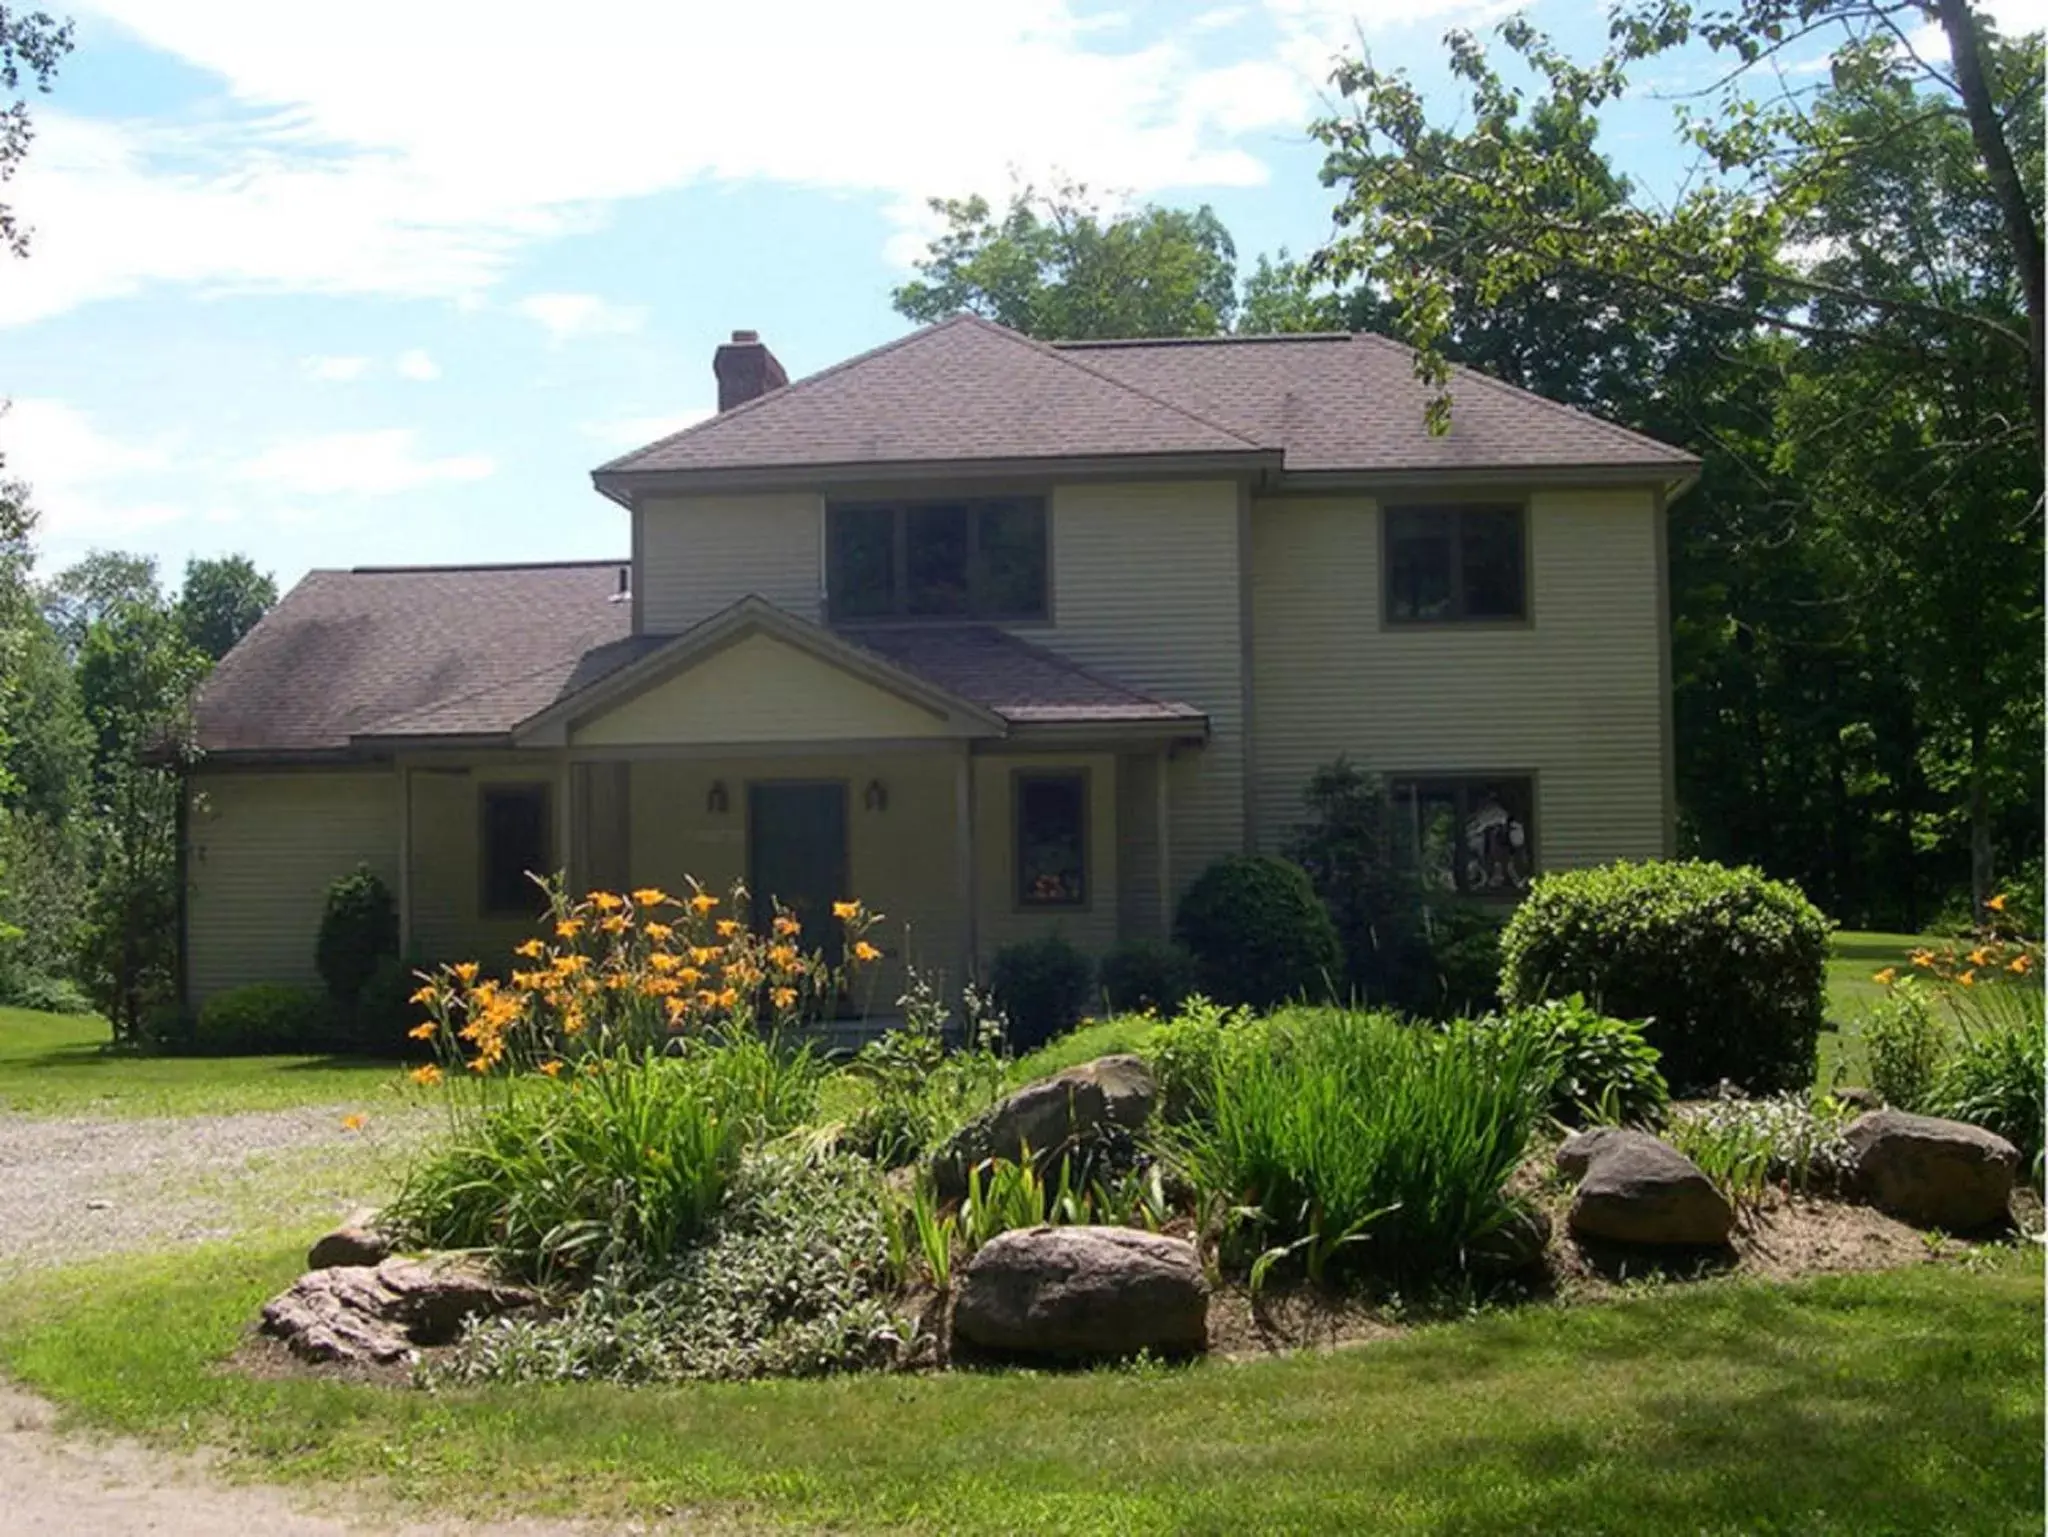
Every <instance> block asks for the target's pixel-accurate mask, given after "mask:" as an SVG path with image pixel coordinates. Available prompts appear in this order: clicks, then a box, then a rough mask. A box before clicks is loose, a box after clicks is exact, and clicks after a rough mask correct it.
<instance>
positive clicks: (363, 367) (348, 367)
mask: <svg viewBox="0 0 2048 1537" xmlns="http://www.w3.org/2000/svg"><path fill="white" fill-rule="evenodd" d="M299 366H300V367H301V368H303V369H305V371H306V377H307V378H308V379H317V380H319V381H320V382H321V383H322V384H344V383H347V382H348V381H349V380H351V379H360V378H362V376H363V375H364V374H365V373H367V372H369V368H370V360H369V359H368V358H354V357H311V358H302V359H300V361H299Z"/></svg>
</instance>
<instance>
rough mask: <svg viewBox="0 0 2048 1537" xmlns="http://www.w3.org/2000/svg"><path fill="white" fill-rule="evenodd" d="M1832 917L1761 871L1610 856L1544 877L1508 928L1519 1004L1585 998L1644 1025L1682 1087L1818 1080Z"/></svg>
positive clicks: (1506, 989) (1768, 1086)
mask: <svg viewBox="0 0 2048 1537" xmlns="http://www.w3.org/2000/svg"><path fill="white" fill-rule="evenodd" d="M1831 927H1832V925H1830V924H1829V922H1828V920H1827V919H1826V918H1824V917H1823V916H1822V915H1821V913H1820V910H1819V909H1818V908H1816V907H1815V906H1814V905H1813V904H1812V903H1811V902H1809V901H1807V900H1806V897H1805V896H1804V895H1803V894H1802V893H1801V892H1800V890H1799V888H1798V887H1796V886H1792V885H1789V884H1787V883H1786V882H1783V881H1774V880H1771V879H1769V878H1767V877H1766V876H1764V875H1763V874H1762V873H1761V872H1760V871H1757V870H1753V869H1747V868H1744V869H1737V870H1730V869H1727V868H1725V867H1723V866H1721V865H1717V864H1707V863H1702V862H1698V861H1662V862H1652V863H1646V864H1629V863H1621V864H1613V865H1605V866H1602V867H1600V868H1598V869H1591V870H1568V871H1565V872H1562V873H1560V874H1556V875H1548V876H1544V877H1542V878H1541V879H1539V880H1538V881H1537V882H1536V884H1535V886H1534V887H1533V888H1532V889H1531V891H1530V893H1529V895H1528V897H1527V898H1526V899H1525V900H1524V901H1523V903H1522V905H1521V907H1520V908H1519V909H1517V910H1516V912H1515V915H1514V917H1513V918H1512V919H1510V920H1509V921H1508V926H1507V929H1506V931H1505V932H1504V933H1503V934H1502V935H1501V998H1502V1000H1503V1001H1504V1002H1505V1003H1506V1004H1507V1005H1508V1007H1510V1008H1517V1007H1521V1006H1523V1005H1527V1004H1532V1003H1537V1002H1540V1001H1542V1000H1543V999H1545V998H1567V997H1570V996H1571V995H1572V994H1574V993H1579V994H1583V995H1584V996H1585V998H1586V999H1587V1001H1588V1002H1590V1003H1591V1004H1592V1005H1593V1006H1594V1007H1595V1008H1597V1009H1599V1010H1600V1011H1601V1012H1602V1013H1605V1014H1611V1015H1616V1016H1619V1017H1621V1018H1624V1019H1640V1020H1644V1021H1646V1025H1645V1030H1644V1034H1645V1036H1646V1038H1647V1039H1648V1040H1649V1042H1650V1044H1651V1045H1652V1046H1654V1047H1656V1048H1657V1051H1658V1053H1659V1056H1660V1059H1661V1063H1662V1067H1663V1071H1664V1076H1665V1078H1666V1079H1667V1080H1668V1081H1669V1082H1670V1085H1671V1089H1672V1092H1673V1093H1675V1094H1680V1095H1685V1094H1696V1093H1700V1092H1703V1091H1706V1090H1709V1089H1712V1088H1713V1087H1714V1085H1715V1084H1717V1083H1719V1082H1720V1081H1721V1080H1723V1079H1727V1080H1728V1081H1730V1082H1732V1083H1735V1084H1737V1085H1739V1086H1740V1087H1742V1088H1743V1089H1746V1090H1748V1091H1750V1092H1751V1093H1756V1094H1770V1093H1776V1092H1778V1091H1780V1090H1785V1089H1794V1088H1803V1087H1806V1086H1807V1085H1810V1084H1811V1083H1812V1081H1813V1073H1814V1056H1815V1048H1816V1044H1817V1041H1818V1039H1819V1035H1820V1028H1821V1020H1822V1009H1823V1007H1824V1003H1825V998H1826V992H1825V985H1826V964H1827V955H1828V933H1829V930H1830V928H1831Z"/></svg>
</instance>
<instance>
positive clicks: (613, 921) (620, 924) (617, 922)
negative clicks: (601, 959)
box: [597, 913, 632, 934]
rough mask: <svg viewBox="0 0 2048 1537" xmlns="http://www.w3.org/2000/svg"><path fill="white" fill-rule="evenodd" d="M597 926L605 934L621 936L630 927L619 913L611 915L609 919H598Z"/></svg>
mask: <svg viewBox="0 0 2048 1537" xmlns="http://www.w3.org/2000/svg"><path fill="white" fill-rule="evenodd" d="M597 926H598V927H599V928H601V929H603V930H604V931H605V932H606V933H607V934H623V933H625V932H626V930H627V929H629V928H631V927H632V925H631V924H629V923H628V922H627V921H626V919H625V916H624V915H623V914H621V913H613V914H612V915H611V916H610V917H609V918H603V919H600V920H599V921H598V925H597Z"/></svg>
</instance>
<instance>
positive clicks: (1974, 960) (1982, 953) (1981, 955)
mask: <svg viewBox="0 0 2048 1537" xmlns="http://www.w3.org/2000/svg"><path fill="white" fill-rule="evenodd" d="M1970 964H1971V965H1972V966H1989V965H1990V964H1991V952H1990V951H1989V950H1987V949H1985V948H1984V946H1982V945H1979V946H1978V947H1977V948H1976V949H1974V950H1972V951H1971V952H1970Z"/></svg>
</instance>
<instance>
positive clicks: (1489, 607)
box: [1384, 505, 1529, 624]
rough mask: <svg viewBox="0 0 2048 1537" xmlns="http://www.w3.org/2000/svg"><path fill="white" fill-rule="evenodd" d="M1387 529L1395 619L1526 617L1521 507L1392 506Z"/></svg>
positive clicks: (1389, 610)
mask: <svg viewBox="0 0 2048 1537" xmlns="http://www.w3.org/2000/svg"><path fill="white" fill-rule="evenodd" d="M1386 530H1387V533H1386V551H1385V562H1384V566H1385V570H1386V593H1385V601H1386V609H1385V612H1386V616H1387V622H1388V623H1389V624H1455V623H1462V622H1471V621H1486V620H1501V619H1526V618H1527V617H1528V615H1529V571H1528V541H1527V539H1526V538H1525V536H1524V535H1525V521H1524V513H1523V509H1522V508H1521V507H1518V506H1512V505H1509V506H1429V507H1389V508H1388V509H1387V510H1386Z"/></svg>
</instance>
